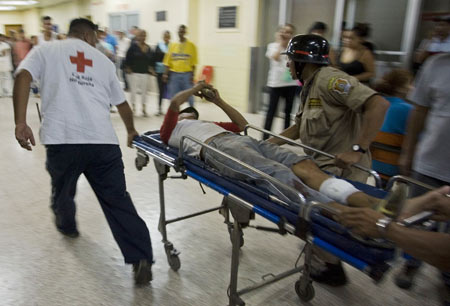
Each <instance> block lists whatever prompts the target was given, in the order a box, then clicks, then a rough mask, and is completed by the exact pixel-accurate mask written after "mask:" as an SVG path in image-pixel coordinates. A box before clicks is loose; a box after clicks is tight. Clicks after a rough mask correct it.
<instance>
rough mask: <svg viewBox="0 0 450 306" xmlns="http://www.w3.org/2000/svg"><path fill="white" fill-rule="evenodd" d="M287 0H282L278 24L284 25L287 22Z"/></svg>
mask: <svg viewBox="0 0 450 306" xmlns="http://www.w3.org/2000/svg"><path fill="white" fill-rule="evenodd" d="M287 1H288V0H280V10H279V11H278V25H283V24H285V23H286V22H287V20H286V19H287V18H286V17H287Z"/></svg>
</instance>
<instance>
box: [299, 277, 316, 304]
mask: <svg viewBox="0 0 450 306" xmlns="http://www.w3.org/2000/svg"><path fill="white" fill-rule="evenodd" d="M301 283H302V282H301V281H299V280H298V281H296V282H295V292H296V293H297V295H298V297H299V298H300V300H302V301H303V302H309V301H311V300H312V299H313V298H314V296H315V294H316V293H315V291H314V287H313V285H312V284H311V283H309V284H308V285H306V288H302V287H303V286H302V285H301Z"/></svg>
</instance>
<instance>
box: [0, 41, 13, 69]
mask: <svg viewBox="0 0 450 306" xmlns="http://www.w3.org/2000/svg"><path fill="white" fill-rule="evenodd" d="M12 70H13V66H12V61H11V46H10V45H9V44H8V43H5V42H4V41H0V72H10V71H12Z"/></svg>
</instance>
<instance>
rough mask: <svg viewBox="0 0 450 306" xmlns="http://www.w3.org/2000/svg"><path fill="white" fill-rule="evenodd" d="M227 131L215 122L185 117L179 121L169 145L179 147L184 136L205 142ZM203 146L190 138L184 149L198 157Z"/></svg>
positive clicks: (186, 141)
mask: <svg viewBox="0 0 450 306" xmlns="http://www.w3.org/2000/svg"><path fill="white" fill-rule="evenodd" d="M223 132H227V130H226V129H224V128H223V127H220V126H218V125H217V124H215V123H214V122H207V121H201V120H189V119H183V120H180V121H178V123H177V125H176V126H175V128H174V129H173V131H172V134H171V135H170V138H169V146H172V147H175V148H179V147H180V140H181V138H182V137H183V136H186V135H189V136H192V137H194V138H196V139H198V140H200V141H201V142H205V141H206V140H207V139H208V138H211V137H213V136H216V135H219V134H221V133H223ZM201 149H202V147H201V146H200V145H199V144H198V143H196V142H193V141H191V140H189V139H186V140H185V141H184V147H183V151H184V152H185V153H186V154H188V155H189V156H194V157H198V156H199V155H200V151H201Z"/></svg>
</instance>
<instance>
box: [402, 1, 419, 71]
mask: <svg viewBox="0 0 450 306" xmlns="http://www.w3.org/2000/svg"><path fill="white" fill-rule="evenodd" d="M421 7H422V0H409V1H408V6H407V8H406V18H405V23H404V25H403V37H402V47H401V48H402V51H403V52H405V53H406V55H405V56H403V58H402V63H403V66H404V67H405V68H408V67H409V66H410V64H411V59H412V55H413V52H414V41H415V38H416V33H417V23H418V20H419V15H420V10H421Z"/></svg>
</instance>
